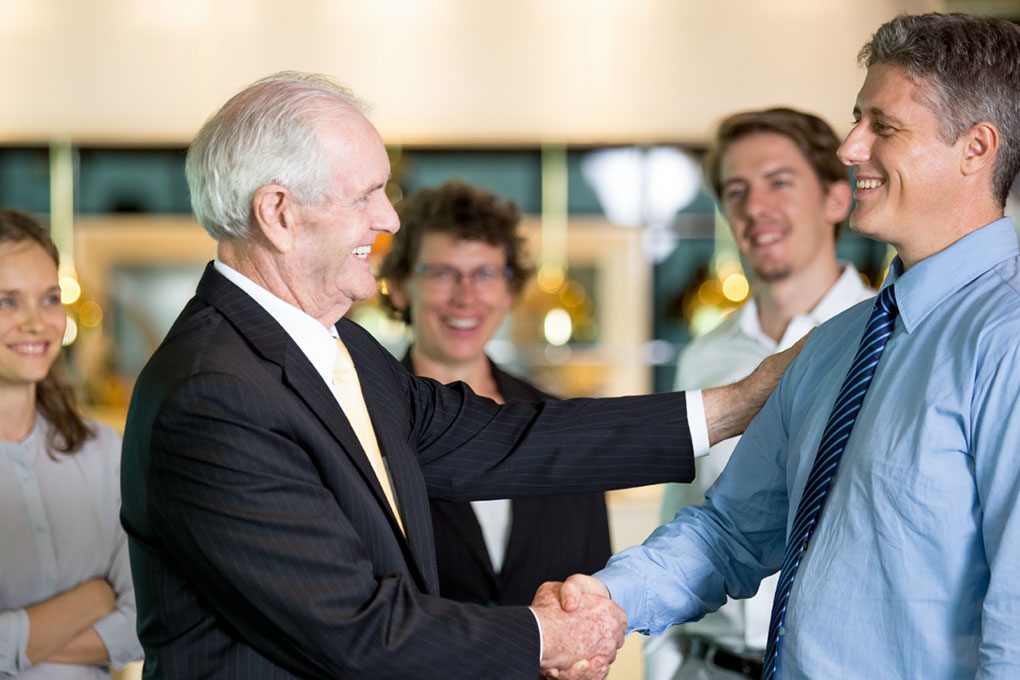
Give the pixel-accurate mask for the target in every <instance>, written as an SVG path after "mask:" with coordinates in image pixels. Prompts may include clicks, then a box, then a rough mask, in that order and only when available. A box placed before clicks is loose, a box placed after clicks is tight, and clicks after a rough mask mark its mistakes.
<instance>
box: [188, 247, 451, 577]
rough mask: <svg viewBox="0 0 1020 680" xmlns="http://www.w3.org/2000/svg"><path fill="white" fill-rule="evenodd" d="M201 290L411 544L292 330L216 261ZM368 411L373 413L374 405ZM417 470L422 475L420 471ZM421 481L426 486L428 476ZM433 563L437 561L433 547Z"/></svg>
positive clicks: (393, 528) (352, 431) (393, 526)
mask: <svg viewBox="0 0 1020 680" xmlns="http://www.w3.org/2000/svg"><path fill="white" fill-rule="evenodd" d="M196 295H197V296H198V297H199V298H201V299H203V300H205V301H206V302H207V303H209V304H210V305H212V306H214V307H216V308H217V309H219V310H220V312H221V313H222V314H223V315H224V316H225V317H226V318H227V320H228V321H229V322H230V323H231V324H233V325H234V326H235V327H236V328H237V329H238V331H239V332H240V333H241V334H242V335H243V336H244V337H245V338H247V339H248V341H249V342H250V343H251V345H252V347H253V348H254V349H255V351H256V352H258V353H259V354H260V355H261V356H262V357H263V358H265V359H266V360H267V361H271V362H273V363H275V364H277V365H279V366H280V367H281V369H282V371H283V382H284V384H285V385H286V386H287V387H288V388H290V389H291V390H293V391H294V392H295V393H296V394H297V396H298V397H299V398H300V399H301V400H302V401H303V402H304V403H305V404H306V405H307V406H308V408H309V410H311V411H312V413H314V414H315V415H316V417H317V418H318V419H319V421H320V422H321V423H322V424H323V426H324V427H325V428H326V429H327V430H328V431H329V433H330V434H331V435H332V436H333V438H334V439H336V441H337V442H338V443H339V444H340V448H341V449H342V450H343V452H344V453H345V454H346V455H347V456H348V458H350V460H351V461H352V463H353V464H354V465H355V467H357V469H358V471H359V472H360V473H361V476H362V478H363V479H364V481H365V484H367V485H368V486H369V488H370V489H371V490H372V493H373V495H374V496H375V499H376V502H378V503H379V505H380V506H381V508H382V509H383V511H384V512H385V513H386V516H387V518H388V520H389V523H390V526H391V529H392V530H393V531H394V533H395V534H396V537H397V539H398V540H400V541H401V543H402V544H405V547H406V543H405V540H404V535H403V533H402V532H401V531H400V527H399V526H398V525H397V522H396V519H395V518H394V517H393V513H392V511H391V510H390V506H389V502H388V501H387V500H386V496H385V494H384V493H383V490H382V487H381V486H380V483H379V479H378V477H376V474H375V471H374V470H373V469H372V466H371V464H370V463H369V462H368V457H367V456H366V455H365V451H364V449H362V447H361V443H360V442H359V441H358V437H357V435H356V434H355V433H354V430H353V428H352V427H351V425H350V423H349V422H348V420H347V417H346V416H345V415H344V412H343V409H341V408H340V405H339V404H338V403H337V401H336V397H334V396H333V393H332V392H331V391H330V389H329V387H327V386H326V383H325V382H324V381H323V380H322V376H320V375H319V373H318V372H316V370H315V368H314V367H313V366H312V364H311V362H310V361H308V358H307V357H306V356H305V355H304V353H303V352H302V351H301V350H300V348H298V346H297V345H296V344H295V343H294V342H293V340H292V339H291V338H290V336H289V335H287V332H286V331H285V330H284V329H283V327H282V326H280V324H279V323H277V322H276V320H275V319H274V318H273V317H272V316H271V315H270V314H269V313H268V312H267V311H266V310H265V309H263V308H262V306H261V305H259V304H258V303H257V302H255V300H253V299H252V298H251V296H249V295H248V294H247V293H245V292H244V291H243V290H241V289H240V288H238V287H237V286H235V285H234V284H233V283H231V282H230V281H228V280H227V279H226V278H225V277H224V276H222V275H221V274H220V273H219V272H217V271H216V270H215V268H213V266H212V264H211V263H210V264H209V265H208V266H207V267H206V271H205V273H204V274H203V276H202V280H201V281H200V282H199V285H198V289H197V292H196ZM359 375H360V371H359ZM366 403H367V400H366ZM369 413H372V406H371V405H369ZM373 424H374V420H373ZM377 430H378V428H377ZM377 436H378V435H377ZM380 446H381V443H380ZM418 474H419V476H420V474H421V473H420V471H419V473H418ZM421 484H422V488H424V482H421ZM398 493H399V491H398ZM423 495H424V494H423ZM405 526H406V524H405ZM428 533H429V538H431V527H429V529H428ZM409 562H410V561H409ZM432 563H433V564H434V563H435V557H434V553H433V560H432ZM433 571H434V568H433Z"/></svg>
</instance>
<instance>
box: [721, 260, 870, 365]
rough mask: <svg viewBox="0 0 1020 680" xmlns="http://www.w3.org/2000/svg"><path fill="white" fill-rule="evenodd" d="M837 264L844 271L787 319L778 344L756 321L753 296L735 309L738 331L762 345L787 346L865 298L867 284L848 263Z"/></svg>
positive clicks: (769, 346)
mask: <svg viewBox="0 0 1020 680" xmlns="http://www.w3.org/2000/svg"><path fill="white" fill-rule="evenodd" d="M839 265H840V267H842V269H843V273H842V274H840V275H839V278H838V279H836V283H834V284H832V286H831V287H830V288H829V290H828V291H826V293H825V295H823V296H822V299H821V300H819V301H818V303H817V304H816V305H815V306H814V308H812V309H811V310H810V311H809V312H807V313H805V314H798V315H796V316H794V317H793V318H792V319H790V323H789V324H787V326H786V332H784V333H783V337H782V338H781V339H780V341H779V342H778V343H777V342H775V341H774V340H773V339H772V338H770V337H769V336H768V335H766V334H765V331H763V330H762V329H761V323H760V322H759V321H758V303H757V302H756V301H755V299H754V298H753V297H752V298H751V299H749V300H748V301H747V303H745V304H744V306H743V307H741V308H740V311H739V312H738V314H740V317H739V319H738V323H739V324H740V330H741V331H742V332H743V333H744V335H746V336H748V337H751V338H754V339H755V340H756V341H757V342H759V343H761V344H762V345H763V346H765V347H768V348H770V349H786V348H787V347H790V346H791V345H793V344H794V343H795V342H796V341H797V340H799V339H800V338H801V337H802V336H803V335H804V334H805V333H807V332H808V331H809V330H811V329H812V328H814V327H815V326H820V325H821V324H823V323H825V322H826V321H828V320H829V319H831V318H832V317H834V316H836V315H837V314H839V313H840V312H842V311H843V310H844V309H846V308H847V307H848V306H850V304H853V303H849V301H850V300H853V302H857V301H858V300H860V299H863V298H865V297H868V295H866V294H865V292H864V291H865V290H867V287H866V286H865V285H864V281H863V280H862V279H861V275H860V273H858V271H857V268H856V267H854V266H853V265H852V264H850V263H849V262H840V263H839ZM869 294H871V293H869Z"/></svg>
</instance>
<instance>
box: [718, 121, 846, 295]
mask: <svg viewBox="0 0 1020 680" xmlns="http://www.w3.org/2000/svg"><path fill="white" fill-rule="evenodd" d="M719 174H720V180H721V187H722V192H721V193H722V195H721V197H720V201H721V204H722V212H723V214H724V215H725V216H726V219H727V220H728V221H729V223H730V227H731V228H732V229H733V235H734V237H735V238H736V241H737V246H738V247H739V248H740V253H741V255H742V256H743V258H744V261H745V262H746V263H747V264H748V266H749V267H750V268H751V270H752V271H753V272H754V274H755V276H756V277H757V278H758V280H760V281H765V282H768V281H777V280H782V279H785V278H787V277H789V276H791V275H794V274H796V273H798V272H799V271H802V270H803V269H804V268H806V267H808V266H809V265H811V264H813V263H815V262H817V260H818V259H820V258H828V259H833V258H835V249H836V237H835V228H834V225H835V224H836V223H838V222H840V221H841V220H843V218H845V217H846V213H847V210H848V208H849V205H848V203H849V200H848V197H847V194H848V193H849V192H848V189H847V186H846V183H845V182H836V183H834V184H832V185H831V186H830V187H828V188H825V187H823V186H822V184H821V182H820V181H819V179H818V176H817V175H816V174H815V172H814V170H813V168H812V167H811V165H810V163H809V162H808V160H807V159H806V158H805V157H804V155H803V154H802V153H801V152H800V149H799V148H798V147H797V145H796V144H795V143H794V142H793V140H791V139H790V138H789V137H786V136H785V135H781V134H778V133H774V132H756V133H753V134H750V135H747V136H745V137H741V138H739V139H737V140H736V141H735V142H733V143H732V144H730V146H729V147H728V148H727V149H726V151H725V152H724V154H723V157H722V162H721V163H720V166H719Z"/></svg>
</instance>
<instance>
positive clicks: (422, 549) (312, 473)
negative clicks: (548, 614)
mask: <svg viewBox="0 0 1020 680" xmlns="http://www.w3.org/2000/svg"><path fill="white" fill-rule="evenodd" d="M337 330H338V331H339V333H340V335H341V337H342V338H343V340H344V342H345V343H346V345H347V347H348V349H349V350H350V353H351V356H352V357H353V359H354V363H355V366H356V367H357V369H358V374H359V377H360V380H361V384H362V388H363V391H364V394H365V401H366V403H367V405H368V410H369V413H370V414H371V416H372V420H373V425H374V427H375V429H376V434H377V437H378V439H379V445H380V448H381V450H382V452H383V455H384V456H385V458H386V460H387V464H388V466H389V469H390V473H391V477H392V481H393V485H394V488H395V491H396V495H397V498H398V499H399V504H400V508H401V515H402V520H403V522H404V527H405V528H406V531H407V536H406V538H405V537H404V536H403V535H402V534H401V533H400V530H399V528H398V527H397V524H396V521H395V520H394V518H393V516H392V514H391V512H390V510H389V507H388V505H387V502H386V500H385V497H384V496H383V494H382V490H381V488H380V486H379V483H378V481H377V479H376V478H375V475H374V474H373V472H372V470H371V468H370V466H369V463H368V460H367V459H366V457H365V455H364V452H363V451H362V450H361V447H360V445H359V444H358V440H357V438H356V436H355V435H354V432H353V430H352V429H351V427H350V425H349V424H348V422H347V420H346V419H345V417H344V415H343V411H342V410H341V409H340V408H339V406H338V405H337V403H336V400H335V399H334V397H333V395H332V393H331V392H330V391H329V388H328V387H327V386H326V384H325V383H324V382H323V380H322V378H321V377H320V376H319V375H318V374H317V373H316V372H315V370H314V369H313V368H312V365H311V364H310V363H309V362H308V360H307V359H306V358H305V356H304V355H303V354H302V353H301V351H300V350H299V349H298V347H297V346H296V345H295V344H294V343H293V342H292V341H291V340H290V338H289V336H287V334H286V332H285V331H284V330H283V329H282V328H281V327H280V326H279V325H278V324H277V323H276V322H275V320H273V318H272V317H271V316H269V314H268V313H267V312H265V311H264V310H263V309H262V308H261V307H260V306H259V305H258V304H257V303H255V301H254V300H252V299H251V298H250V297H248V296H247V295H246V294H245V293H244V292H242V291H241V290H240V289H239V288H237V287H236V286H234V285H233V284H231V283H230V282H229V281H227V280H226V279H225V278H223V277H222V276H221V275H220V274H219V273H217V272H216V271H215V270H214V269H212V267H211V266H210V267H209V268H207V270H206V272H205V275H204V276H203V278H202V281H201V282H200V283H199V286H198V291H197V293H196V296H195V298H193V299H192V300H191V302H189V303H188V305H187V307H186V308H185V309H184V311H183V312H182V313H181V315H180V317H179V318H178V320H177V321H176V323H175V324H174V326H173V328H172V329H171V331H170V333H169V334H168V335H167V337H166V339H165V340H164V341H163V343H162V345H160V347H159V349H158V350H157V351H156V353H155V354H154V355H153V357H152V359H151V360H150V361H149V363H148V365H147V366H146V368H145V370H144V371H143V372H142V374H141V376H140V377H139V379H138V383H137V385H136V387H135V392H134V394H133V396H132V400H131V407H130V410H129V413H128V421H127V427H126V431H125V435H124V456H123V462H122V493H123V506H122V521H123V523H124V526H125V528H126V530H127V532H128V535H129V541H130V550H131V566H132V573H133V576H134V579H135V594H136V597H137V601H138V626H139V637H140V639H141V641H142V644H143V646H144V648H145V654H146V661H145V676H146V677H147V678H182V679H187V680H197V679H199V678H238V679H240V678H245V679H260V678H294V677H309V678H433V677H436V678H461V677H463V678H477V677H501V678H516V677H520V678H527V679H528V680H532V678H534V676H535V671H536V669H537V665H538V654H539V650H538V645H539V638H538V629H537V626H536V624H535V621H534V618H533V616H532V614H531V612H529V611H528V610H527V608H525V607H480V606H477V605H469V604H461V603H456V602H452V601H450V600H444V599H441V598H439V597H437V596H436V593H437V592H438V585H437V577H436V563H435V555H434V549H433V539H432V531H431V528H430V519H429V508H428V498H427V494H428V495H433V496H435V497H437V498H443V499H448V500H471V499H475V498H500V497H506V496H509V495H515V494H541V493H549V492H554V491H563V490H569V491H590V490H596V489H606V488H615V487H624V486H635V485H641V484H649V483H654V482H662V481H667V480H676V481H684V480H689V479H690V478H691V477H692V475H693V469H694V468H693V460H692V458H691V455H690V434H689V432H688V429H687V424H686V413H685V410H684V401H683V398H682V397H678V396H676V395H656V396H649V397H629V398H622V399H613V400H609V399H606V400H590V399H588V400H567V401H562V402H555V401H550V402H540V403H539V404H528V403H525V402H516V403H514V404H512V405H507V406H504V407H500V406H498V405H496V404H494V403H493V402H491V401H488V400H485V399H482V398H479V397H476V396H474V395H473V394H472V393H471V392H470V390H468V389H467V388H466V387H464V386H462V385H455V386H450V387H444V386H442V385H439V384H438V383H436V382H434V381H430V380H426V379H421V378H415V377H413V376H411V375H410V374H409V373H408V372H407V371H406V370H405V369H404V368H403V367H401V366H400V364H399V363H398V362H397V361H396V360H395V359H394V358H393V357H392V356H390V354H389V353H388V352H387V351H386V350H385V349H384V348H383V347H382V346H380V345H379V344H378V343H376V342H375V341H374V340H373V339H372V338H371V336H369V335H368V334H367V333H366V332H365V331H363V330H362V329H361V328H359V327H358V326H357V325H355V324H353V323H351V322H349V321H346V320H344V321H341V322H340V323H339V324H338V325H337Z"/></svg>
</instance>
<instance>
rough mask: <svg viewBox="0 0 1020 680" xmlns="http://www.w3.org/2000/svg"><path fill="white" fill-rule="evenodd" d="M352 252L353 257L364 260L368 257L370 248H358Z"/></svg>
mask: <svg viewBox="0 0 1020 680" xmlns="http://www.w3.org/2000/svg"><path fill="white" fill-rule="evenodd" d="M352 252H353V253H354V257H360V258H362V259H365V258H366V257H368V256H369V254H371V252H372V246H358V247H357V248H355V249H354V250H353V251H352Z"/></svg>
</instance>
